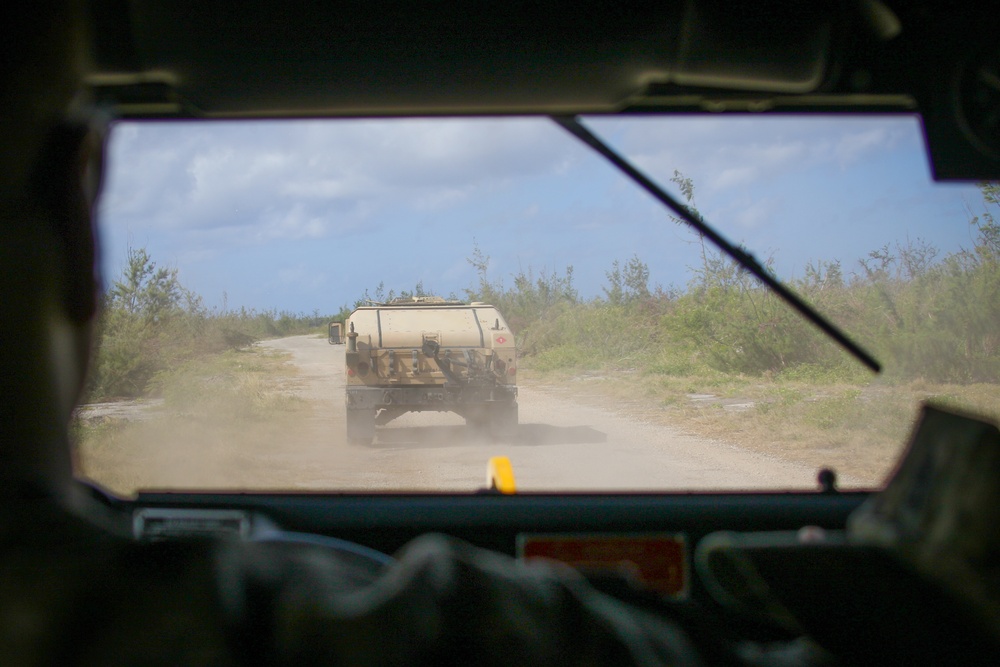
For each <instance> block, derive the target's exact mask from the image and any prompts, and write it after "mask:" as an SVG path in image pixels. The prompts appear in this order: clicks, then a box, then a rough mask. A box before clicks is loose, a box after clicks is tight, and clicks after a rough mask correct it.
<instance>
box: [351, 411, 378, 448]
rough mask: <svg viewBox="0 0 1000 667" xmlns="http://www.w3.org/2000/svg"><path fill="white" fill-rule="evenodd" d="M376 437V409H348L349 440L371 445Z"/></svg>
mask: <svg viewBox="0 0 1000 667" xmlns="http://www.w3.org/2000/svg"><path fill="white" fill-rule="evenodd" d="M374 439H375V411H374V410H350V409H348V410H347V441H348V442H350V443H354V444H358V445H370V444H371V443H372V440H374Z"/></svg>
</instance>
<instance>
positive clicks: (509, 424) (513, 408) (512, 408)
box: [490, 403, 517, 438]
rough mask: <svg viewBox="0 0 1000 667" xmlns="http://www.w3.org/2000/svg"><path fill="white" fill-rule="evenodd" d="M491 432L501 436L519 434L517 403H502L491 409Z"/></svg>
mask: <svg viewBox="0 0 1000 667" xmlns="http://www.w3.org/2000/svg"><path fill="white" fill-rule="evenodd" d="M490 432H491V433H492V434H493V435H495V436H499V437H504V438H507V437H510V436H513V435H517V403H501V404H497V405H494V406H493V409H492V410H491V411H490Z"/></svg>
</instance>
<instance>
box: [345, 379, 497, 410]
mask: <svg viewBox="0 0 1000 667" xmlns="http://www.w3.org/2000/svg"><path fill="white" fill-rule="evenodd" d="M516 401H517V387H513V386H508V385H496V386H492V387H456V388H451V387H448V386H447V385H438V386H433V387H348V388H347V407H348V409H350V410H373V409H380V408H397V409H402V410H404V411H408V412H409V411H420V410H436V411H454V412H458V413H463V412H465V410H466V409H469V408H474V407H476V406H485V405H489V404H496V403H505V404H511V403H514V402H516Z"/></svg>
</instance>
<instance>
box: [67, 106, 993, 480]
mask: <svg viewBox="0 0 1000 667" xmlns="http://www.w3.org/2000/svg"><path fill="white" fill-rule="evenodd" d="M583 123H584V124H585V126H586V127H588V128H589V129H590V130H591V131H593V132H594V133H595V134H596V135H597V136H599V137H600V138H601V139H602V140H603V141H605V142H607V143H608V144H609V145H610V146H611V147H613V148H614V150H615V151H617V152H618V153H619V154H620V155H622V156H624V157H625V158H626V159H627V160H628V161H629V162H630V163H631V164H633V165H634V166H635V167H637V168H638V169H639V170H641V171H642V172H643V173H645V174H646V175H647V176H649V177H650V178H651V179H652V180H654V181H655V182H657V183H658V184H659V185H661V186H662V187H663V188H664V189H666V190H667V191H668V192H670V193H672V194H673V195H674V196H675V197H676V198H678V199H679V200H681V201H682V202H684V203H685V204H686V205H687V206H689V207H690V208H691V209H692V210H693V211H694V212H695V213H696V214H697V215H699V216H701V218H703V219H704V220H705V221H706V222H708V223H709V224H710V225H712V226H713V227H714V228H715V229H717V230H719V231H720V233H721V234H722V235H723V236H724V237H725V238H727V239H728V240H729V241H731V242H732V243H734V244H737V245H738V246H740V247H742V248H744V249H745V250H747V251H749V252H751V253H752V254H753V255H754V256H755V257H756V258H757V260H758V261H759V262H760V263H762V264H763V265H764V266H765V267H766V269H767V270H768V271H769V272H770V273H771V274H772V275H774V276H775V277H777V278H778V279H780V280H782V281H783V282H785V283H786V284H788V285H789V286H790V287H791V288H792V289H793V290H794V291H795V292H796V293H798V294H799V295H800V296H802V297H803V298H804V299H805V300H806V301H807V302H809V303H811V304H812V305H813V306H814V307H815V308H816V309H818V310H819V311H820V312H821V313H823V314H824V315H825V316H826V317H827V318H828V319H830V320H831V321H832V322H833V323H835V324H836V325H837V326H839V327H840V328H841V329H843V330H844V331H845V332H846V333H847V334H848V335H849V336H850V337H851V338H852V339H853V340H855V341H856V342H857V343H858V344H859V345H860V346H861V347H862V348H864V349H865V350H867V351H868V352H870V353H872V354H873V355H874V356H875V357H876V358H877V359H878V360H879V361H880V362H881V363H882V364H883V367H884V370H883V372H882V373H881V374H879V375H875V374H873V373H872V372H871V371H870V370H869V369H867V368H866V367H865V366H864V365H863V364H861V363H859V362H858V361H857V360H856V359H855V358H854V357H852V356H851V355H849V354H848V353H846V352H844V351H843V349H842V348H841V347H839V346H838V345H837V344H835V343H833V342H831V341H830V340H829V339H828V338H827V337H826V336H825V335H824V334H822V333H821V332H819V331H818V330H817V329H816V328H815V327H814V326H813V325H812V324H810V323H809V322H807V321H806V320H804V319H803V318H802V317H800V316H799V315H798V314H796V313H795V312H794V311H792V310H791V309H790V308H788V306H787V305H786V304H785V303H784V302H783V301H781V300H780V299H779V298H777V297H775V296H774V295H773V294H772V293H771V292H769V291H768V290H767V289H766V288H765V287H763V286H762V285H761V284H760V283H759V282H758V281H757V279H755V278H754V277H753V276H751V275H750V274H748V273H747V272H746V271H744V270H742V269H740V268H738V267H737V266H736V265H734V264H733V263H732V262H731V261H730V260H729V259H728V258H726V257H724V256H723V255H721V254H720V253H719V252H718V251H717V250H716V248H715V247H714V246H713V245H712V244H711V243H710V242H709V241H708V240H707V239H706V238H705V237H704V236H703V235H701V234H699V233H698V232H696V231H693V230H691V229H690V228H689V227H687V225H686V224H684V223H683V221H681V220H680V219H679V218H677V217H676V216H675V215H673V214H671V213H670V212H669V211H668V210H666V209H665V208H664V207H663V206H662V205H661V204H660V203H659V202H657V201H655V200H654V199H653V198H651V197H650V196H649V195H648V194H647V193H646V192H644V191H643V190H641V189H640V188H638V187H637V186H636V185H635V184H634V183H633V182H631V181H630V180H628V179H626V178H625V177H624V176H623V175H622V174H621V173H620V172H619V171H618V170H616V169H615V168H614V167H612V166H611V165H609V164H608V163H607V162H606V161H604V160H603V159H602V158H601V157H600V156H599V155H597V154H596V153H595V152H593V151H592V150H590V149H589V148H588V147H587V146H585V145H583V144H581V143H580V142H579V141H577V140H576V139H575V138H574V137H573V136H571V135H570V134H569V133H567V132H566V131H565V130H564V129H563V128H560V127H559V126H558V125H557V124H556V123H554V122H552V121H551V120H549V119H544V118H506V119H493V118H482V119H423V120H383V121H373V120H339V121H318V120H316V121H270V122H259V121H254V122H228V121H227V122H174V123H168V122H144V123H119V124H117V125H116V127H115V128H114V130H113V132H112V135H111V140H110V145H109V150H110V159H109V172H108V177H107V182H106V188H105V193H104V197H103V200H102V204H101V209H100V226H101V231H102V233H103V257H104V261H103V268H104V273H105V282H106V285H107V288H108V289H107V293H106V296H105V299H104V315H103V319H102V323H101V327H100V331H99V338H98V340H99V344H98V349H97V353H96V357H95V360H94V364H93V369H92V373H91V378H90V383H89V388H88V399H87V404H86V405H85V406H83V407H82V408H81V409H80V410H79V411H78V414H77V417H76V419H75V421H74V437H75V442H76V449H77V465H78V470H77V472H78V475H79V476H80V477H82V478H84V479H88V480H91V481H93V482H95V483H97V484H99V485H101V486H103V487H105V488H107V489H108V490H110V491H112V492H114V493H117V494H122V495H130V494H134V493H136V492H137V491H139V490H152V489H175V490H248V491H285V490H293V491H305V490H308V491H334V492H339V491H347V492H399V491H446V492H474V491H476V490H479V489H481V488H483V486H484V480H485V478H486V471H487V461H488V460H489V459H490V457H493V456H506V457H508V458H509V460H510V463H511V465H512V468H513V474H514V477H515V478H516V484H517V489H518V490H519V491H688V490H726V491H731V490H759V489H776V490H796V489H815V488H817V481H816V480H817V473H818V471H820V470H821V469H823V468H830V469H832V470H834V471H835V472H836V474H837V479H838V485H839V486H840V487H841V488H878V487H880V486H881V485H882V483H883V480H884V479H885V477H886V475H887V474H888V473H889V472H890V471H891V470H892V467H893V464H894V462H895V460H896V459H897V457H898V455H899V454H900V451H901V449H902V447H903V445H904V443H905V442H906V439H907V437H908V435H909V431H910V429H911V426H912V423H913V420H914V418H915V417H916V414H917V409H918V407H919V405H920V404H921V403H922V402H924V401H932V402H935V403H938V404H942V405H946V406H952V407H959V408H962V409H965V410H967V411H972V412H976V413H980V414H984V415H986V416H989V417H991V418H995V417H996V416H997V414H998V402H997V392H996V382H997V381H998V376H1000V349H998V346H1000V335H998V333H997V332H998V331H1000V313H998V311H997V307H998V304H997V301H996V298H995V295H996V294H997V293H998V289H1000V264H998V260H1000V227H998V223H997V222H996V221H995V219H994V215H996V214H998V213H1000V209H998V204H997V196H998V191H997V188H996V186H995V185H990V184H979V185H976V184H967V185H940V184H934V183H933V182H932V181H931V178H930V174H929V170H928V166H927V162H926V159H925V157H924V153H923V145H922V141H921V133H920V125H919V119H918V118H916V117H911V116H891V117H887V116H878V117H809V118H804V117H794V116H772V117H766V118H760V117H747V116H728V117H669V118H665V117H625V118H623V117H597V118H584V119H583ZM431 296H437V297H442V299H443V302H442V300H435V299H423V297H431ZM400 298H402V299H403V301H396V302H395V303H392V302H393V301H394V300H398V299H400ZM455 302H460V303H455ZM462 304H465V305H462ZM462 313H464V314H462Z"/></svg>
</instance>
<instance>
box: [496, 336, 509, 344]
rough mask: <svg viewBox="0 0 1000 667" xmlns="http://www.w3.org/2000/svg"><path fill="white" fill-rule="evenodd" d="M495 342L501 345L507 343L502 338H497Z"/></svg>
mask: <svg viewBox="0 0 1000 667" xmlns="http://www.w3.org/2000/svg"><path fill="white" fill-rule="evenodd" d="M497 342H498V343H500V344H501V345H503V344H504V343H506V342H507V339H506V338H504V337H503V336H497Z"/></svg>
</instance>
